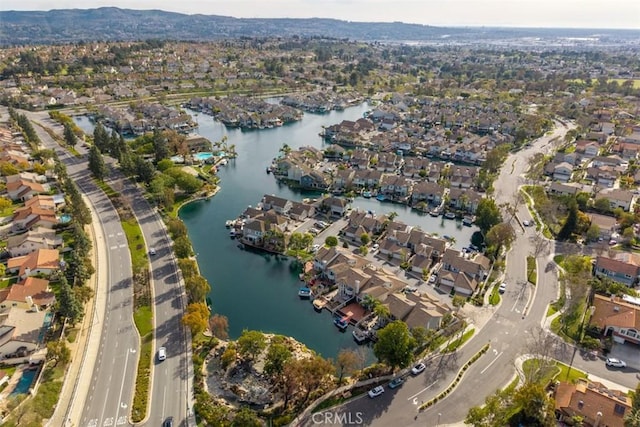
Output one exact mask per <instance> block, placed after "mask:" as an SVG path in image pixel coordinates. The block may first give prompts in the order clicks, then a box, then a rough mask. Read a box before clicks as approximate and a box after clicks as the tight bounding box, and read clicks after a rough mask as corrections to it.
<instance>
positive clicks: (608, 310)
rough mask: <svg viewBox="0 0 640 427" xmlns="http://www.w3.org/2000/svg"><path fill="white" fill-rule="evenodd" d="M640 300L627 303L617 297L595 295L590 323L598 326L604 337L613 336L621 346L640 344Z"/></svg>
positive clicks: (631, 300)
mask: <svg viewBox="0 0 640 427" xmlns="http://www.w3.org/2000/svg"><path fill="white" fill-rule="evenodd" d="M639 302H640V300H638V298H634V297H631V298H630V301H625V300H624V299H623V298H620V297H617V296H614V295H612V296H610V297H607V296H604V295H598V294H596V295H594V297H593V307H594V311H593V315H592V316H591V318H590V320H589V323H590V324H591V325H593V326H597V327H598V328H599V329H600V331H602V335H604V336H611V337H612V338H613V340H614V341H615V342H617V343H619V344H624V343H626V342H630V343H632V344H635V345H638V344H640V305H638V303H639Z"/></svg>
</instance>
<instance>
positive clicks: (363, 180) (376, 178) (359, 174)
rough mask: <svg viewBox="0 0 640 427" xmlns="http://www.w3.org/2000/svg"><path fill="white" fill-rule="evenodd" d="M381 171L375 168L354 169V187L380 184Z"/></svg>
mask: <svg viewBox="0 0 640 427" xmlns="http://www.w3.org/2000/svg"><path fill="white" fill-rule="evenodd" d="M381 179H382V172H380V171H378V170H375V169H356V170H355V171H354V174H353V181H352V182H353V186H354V187H356V188H376V187H378V186H379V185H380V180H381Z"/></svg>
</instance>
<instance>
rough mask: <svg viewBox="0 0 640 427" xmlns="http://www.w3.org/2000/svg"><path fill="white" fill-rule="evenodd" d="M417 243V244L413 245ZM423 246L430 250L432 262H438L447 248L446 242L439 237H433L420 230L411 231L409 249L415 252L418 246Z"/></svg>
mask: <svg viewBox="0 0 640 427" xmlns="http://www.w3.org/2000/svg"><path fill="white" fill-rule="evenodd" d="M414 242H417V243H414ZM420 243H421V244H425V245H427V246H429V247H430V248H432V249H433V250H432V252H431V256H432V257H433V259H434V260H437V261H440V258H441V257H442V255H443V254H444V252H445V250H446V249H447V246H448V245H449V244H448V243H447V241H446V240H444V239H441V238H439V237H433V236H430V235H429V234H427V233H425V232H424V231H421V230H416V229H413V230H411V237H410V238H409V247H410V248H411V249H413V250H414V251H416V248H417V246H418V245H419V244H420Z"/></svg>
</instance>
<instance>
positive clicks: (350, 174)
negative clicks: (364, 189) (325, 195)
mask: <svg viewBox="0 0 640 427" xmlns="http://www.w3.org/2000/svg"><path fill="white" fill-rule="evenodd" d="M362 172H366V170H364V169H363V170H362ZM354 176H355V171H354V170H353V169H338V170H336V171H335V173H334V176H333V182H332V187H333V189H334V190H348V189H350V188H351V185H352V183H353V178H354ZM362 186H364V185H362Z"/></svg>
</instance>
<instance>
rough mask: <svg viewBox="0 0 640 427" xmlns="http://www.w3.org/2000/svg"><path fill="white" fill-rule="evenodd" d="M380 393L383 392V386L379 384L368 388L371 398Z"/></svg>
mask: <svg viewBox="0 0 640 427" xmlns="http://www.w3.org/2000/svg"><path fill="white" fill-rule="evenodd" d="M382 393H384V387H382V386H381V385H379V386H377V387H375V388H372V389H371V390H369V397H370V398H372V399H373V398H374V397H378V396H380V395H381V394H382Z"/></svg>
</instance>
